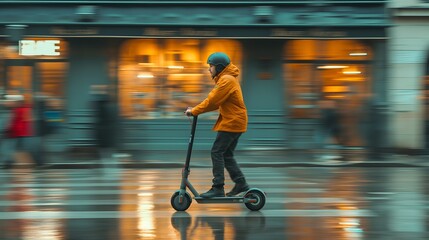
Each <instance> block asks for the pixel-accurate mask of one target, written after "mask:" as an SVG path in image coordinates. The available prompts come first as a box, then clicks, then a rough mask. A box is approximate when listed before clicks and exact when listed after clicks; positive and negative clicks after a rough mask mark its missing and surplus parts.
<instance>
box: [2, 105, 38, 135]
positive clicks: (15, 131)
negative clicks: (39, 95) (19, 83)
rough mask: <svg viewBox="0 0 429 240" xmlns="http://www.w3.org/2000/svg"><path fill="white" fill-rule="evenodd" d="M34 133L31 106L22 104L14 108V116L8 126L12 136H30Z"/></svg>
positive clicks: (9, 133)
mask: <svg viewBox="0 0 429 240" xmlns="http://www.w3.org/2000/svg"><path fill="white" fill-rule="evenodd" d="M32 135H33V129H32V127H31V107H30V106H29V105H21V106H19V107H16V108H14V109H13V110H12V118H11V122H10V125H9V128H8V136H9V137H10V138H18V137H30V136H32Z"/></svg>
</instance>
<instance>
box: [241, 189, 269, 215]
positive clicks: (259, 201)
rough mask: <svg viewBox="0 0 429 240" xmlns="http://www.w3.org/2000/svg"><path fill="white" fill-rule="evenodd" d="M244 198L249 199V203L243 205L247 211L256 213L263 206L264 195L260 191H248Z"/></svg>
mask: <svg viewBox="0 0 429 240" xmlns="http://www.w3.org/2000/svg"><path fill="white" fill-rule="evenodd" d="M244 198H247V199H249V202H247V203H245V205H246V207H247V208H248V209H249V210H252V211H258V210H260V209H262V208H263V207H264V205H265V194H264V193H263V192H262V191H260V190H256V189H255V190H250V191H248V192H247V193H246V195H245V196H244Z"/></svg>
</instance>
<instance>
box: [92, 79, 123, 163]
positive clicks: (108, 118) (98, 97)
mask: <svg viewBox="0 0 429 240" xmlns="http://www.w3.org/2000/svg"><path fill="white" fill-rule="evenodd" d="M91 93H92V95H93V96H92V97H93V100H92V105H93V109H94V113H95V121H94V123H95V125H94V137H95V141H96V145H97V146H96V147H97V150H98V154H99V156H100V158H101V160H102V161H103V162H109V161H111V160H113V154H114V152H115V148H116V143H117V127H118V126H117V124H118V121H117V120H118V119H117V109H116V104H115V103H114V102H113V101H112V96H111V94H110V92H109V87H108V86H107V85H96V86H92V89H91Z"/></svg>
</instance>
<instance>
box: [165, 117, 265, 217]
mask: <svg viewBox="0 0 429 240" xmlns="http://www.w3.org/2000/svg"><path fill="white" fill-rule="evenodd" d="M197 120H198V116H194V117H193V121H192V128H191V135H190V138H189V144H188V152H187V155H186V163H185V166H184V168H183V170H182V182H181V184H180V189H179V190H177V191H176V192H174V193H173V195H172V196H171V206H172V207H173V208H174V209H175V210H176V211H186V210H187V209H188V208H189V206H191V203H192V197H191V195H190V194H189V193H188V192H187V191H186V188H188V189H189V190H190V191H191V193H192V194H193V195H194V197H193V199H195V200H196V201H197V202H198V203H244V204H245V205H246V207H247V208H248V209H249V210H252V211H258V210H260V209H262V208H263V207H264V205H265V200H266V195H265V193H264V192H263V191H261V190H260V189H258V188H250V189H249V190H247V191H246V192H244V193H242V194H240V195H239V196H233V197H213V198H203V197H201V196H200V194H199V193H198V191H197V190H196V189H195V188H194V187H193V186H192V184H191V182H190V181H189V179H188V177H189V173H190V161H191V154H192V146H193V145H194V136H195V130H196V127H197Z"/></svg>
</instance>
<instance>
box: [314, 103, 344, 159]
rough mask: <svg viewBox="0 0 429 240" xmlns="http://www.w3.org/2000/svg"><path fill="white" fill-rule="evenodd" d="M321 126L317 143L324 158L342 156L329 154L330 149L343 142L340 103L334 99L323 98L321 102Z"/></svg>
mask: <svg viewBox="0 0 429 240" xmlns="http://www.w3.org/2000/svg"><path fill="white" fill-rule="evenodd" d="M319 108H320V110H319V117H320V118H319V119H320V125H319V126H320V127H319V130H318V133H317V143H318V145H319V148H320V149H321V151H322V153H323V155H322V156H320V158H321V159H322V160H331V159H337V158H340V156H337V155H333V154H328V152H329V151H328V149H329V148H332V147H333V146H334V145H339V144H340V142H341V123H340V112H339V109H338V104H337V102H336V101H335V100H332V99H322V100H321V101H320V102H319Z"/></svg>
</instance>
